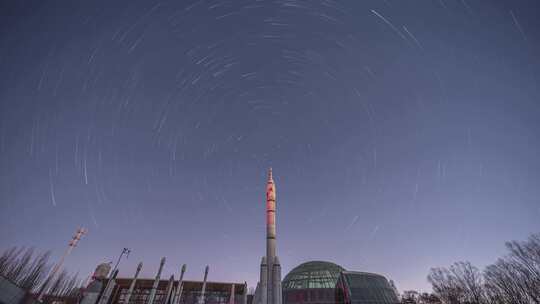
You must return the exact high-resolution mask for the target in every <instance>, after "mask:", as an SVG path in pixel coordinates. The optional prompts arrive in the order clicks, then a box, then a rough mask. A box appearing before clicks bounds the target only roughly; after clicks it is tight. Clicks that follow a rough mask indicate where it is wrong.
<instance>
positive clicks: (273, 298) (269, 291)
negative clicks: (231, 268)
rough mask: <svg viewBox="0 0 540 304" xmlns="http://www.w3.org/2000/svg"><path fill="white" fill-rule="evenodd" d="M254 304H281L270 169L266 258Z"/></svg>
mask: <svg viewBox="0 0 540 304" xmlns="http://www.w3.org/2000/svg"><path fill="white" fill-rule="evenodd" d="M254 300H255V301H254V302H255V304H281V303H282V291H281V264H280V263H279V258H278V257H277V255H276V186H275V183H274V178H273V176H272V168H270V169H269V170H268V180H267V182H266V256H263V257H262V260H261V273H260V279H259V283H258V284H257V290H256V291H255V299H254Z"/></svg>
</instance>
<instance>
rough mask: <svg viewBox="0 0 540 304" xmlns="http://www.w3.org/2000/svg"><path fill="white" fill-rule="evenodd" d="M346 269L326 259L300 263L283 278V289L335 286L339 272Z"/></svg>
mask: <svg viewBox="0 0 540 304" xmlns="http://www.w3.org/2000/svg"><path fill="white" fill-rule="evenodd" d="M341 271H345V269H344V268H343V267H341V266H339V265H337V264H334V263H331V262H325V261H311V262H306V263H303V264H300V265H298V266H296V267H295V268H294V269H293V270H291V271H290V272H289V273H288V274H287V275H286V276H285V279H283V282H282V283H281V284H282V288H283V290H288V289H310V288H335V287H336V282H337V280H338V278H339V274H340V272H341Z"/></svg>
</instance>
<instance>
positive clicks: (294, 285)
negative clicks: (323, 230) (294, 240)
mask: <svg viewBox="0 0 540 304" xmlns="http://www.w3.org/2000/svg"><path fill="white" fill-rule="evenodd" d="M281 286H282V289H283V304H397V303H399V300H398V298H397V296H396V292H395V291H394V289H393V288H392V287H391V285H390V283H389V282H388V280H386V278H385V277H384V276H382V275H379V274H375V273H367V272H356V271H347V270H345V269H344V268H343V267H341V266H339V265H337V264H334V263H330V262H324V261H312V262H306V263H303V264H300V265H298V266H297V267H295V268H294V269H293V270H291V271H290V272H289V273H288V274H287V275H286V276H285V278H284V279H283V282H282V283H281Z"/></svg>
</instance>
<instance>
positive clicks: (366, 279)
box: [336, 271, 399, 304]
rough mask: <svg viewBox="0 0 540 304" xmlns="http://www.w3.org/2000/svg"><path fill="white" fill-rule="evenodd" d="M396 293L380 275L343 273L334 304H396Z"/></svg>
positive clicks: (338, 283) (397, 300)
mask: <svg viewBox="0 0 540 304" xmlns="http://www.w3.org/2000/svg"><path fill="white" fill-rule="evenodd" d="M398 303H399V299H398V298H397V295H396V291H395V290H394V289H393V288H392V285H390V283H389V282H388V280H386V278H385V277H383V276H382V275H380V274H376V273H367V272H356V271H343V272H341V274H340V276H339V280H338V282H337V285H336V304H398Z"/></svg>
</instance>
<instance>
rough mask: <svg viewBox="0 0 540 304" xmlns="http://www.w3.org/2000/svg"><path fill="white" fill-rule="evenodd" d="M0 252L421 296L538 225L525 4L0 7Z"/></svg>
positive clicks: (531, 59)
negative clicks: (273, 197) (77, 236)
mask: <svg viewBox="0 0 540 304" xmlns="http://www.w3.org/2000/svg"><path fill="white" fill-rule="evenodd" d="M0 15H1V16H0V17H1V18H0V73H1V76H0V77H1V81H0V204H1V205H0V208H1V209H0V249H2V250H3V249H6V248H8V247H10V246H13V245H17V246H35V247H36V248H37V249H38V250H47V249H51V250H52V251H53V255H54V258H55V259H57V258H58V257H59V256H60V255H61V254H62V252H63V251H64V250H65V248H66V246H67V242H68V240H69V239H70V237H71V236H72V235H73V233H74V232H75V229H76V228H77V227H79V226H84V227H86V228H88V230H89V232H88V234H87V235H86V236H85V237H84V238H83V239H82V240H81V242H80V243H79V246H78V247H77V248H76V249H75V251H74V252H73V254H72V255H71V256H70V257H69V258H68V259H67V262H66V268H67V269H68V270H69V271H71V272H76V271H79V273H80V276H81V278H86V277H87V276H88V275H89V274H90V273H91V272H92V271H93V270H94V268H95V266H96V265H97V264H98V263H100V262H104V261H111V260H116V258H117V256H118V254H119V253H120V252H121V250H122V248H123V247H129V248H131V249H132V254H131V255H130V257H129V259H127V260H125V261H124V262H122V264H121V272H120V275H121V276H128V275H132V274H133V273H134V272H135V267H136V264H137V263H138V262H139V261H143V262H144V267H143V271H142V273H143V275H144V276H147V277H153V276H154V275H155V272H156V271H157V267H158V265H159V259H160V258H161V257H162V256H166V257H167V263H166V266H165V270H164V272H163V277H168V276H169V275H170V274H172V273H173V272H174V273H175V274H176V275H178V272H179V267H180V265H181V264H183V263H186V264H187V265H188V270H187V273H186V277H187V278H188V279H199V280H200V279H202V276H203V271H204V267H205V266H206V265H207V264H209V265H210V274H209V280H212V281H219V280H224V281H240V282H243V281H244V280H247V281H248V283H249V285H250V286H254V285H255V284H256V281H257V277H258V275H259V274H258V273H259V263H260V257H261V256H262V255H264V254H265V249H264V248H265V229H264V227H265V226H264V219H265V213H264V210H265V182H266V171H267V169H268V167H272V168H273V171H274V179H275V181H276V185H277V242H278V243H277V244H278V247H277V249H278V255H279V256H280V259H281V263H282V267H283V274H282V275H283V276H285V274H286V273H287V272H288V271H289V270H290V269H291V268H293V267H295V266H297V265H298V264H299V263H301V262H304V261H308V260H312V259H319V260H328V261H333V262H335V263H338V264H340V265H342V266H344V267H345V268H347V269H349V270H357V271H370V272H377V273H381V274H383V275H385V276H387V277H388V278H390V279H393V280H394V281H395V282H396V285H397V287H398V288H399V289H400V290H403V289H412V288H415V289H421V290H429V288H430V287H429V285H428V283H427V281H426V275H427V274H428V271H429V268H430V267H434V266H447V265H449V264H451V263H453V262H454V261H459V260H470V261H471V262H472V263H473V264H475V265H477V266H479V267H483V266H485V265H486V264H489V263H492V262H494V261H495V259H496V258H497V257H499V256H501V255H503V254H504V252H505V249H504V242H505V241H507V240H512V239H519V240H523V239H525V238H526V237H527V236H528V235H529V234H531V233H533V232H538V231H539V230H540V220H539V218H540V158H539V155H540V86H539V83H540V4H539V3H538V2H537V1H534V0H531V1H502V0H501V1H480V0H478V1H472V0H437V1H435V0H433V1H430V0H425V1H398V0H372V1H360V0H349V1H331V0H324V1H321V0H274V1H269V0H259V1H254V0H250V1H247V0H228V1H224V0H215V1H204V0H200V1H192V0H190V1H188V0H179V1H160V2H150V1H133V0H129V1H20V0H12V1H2V3H1V4H0Z"/></svg>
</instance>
